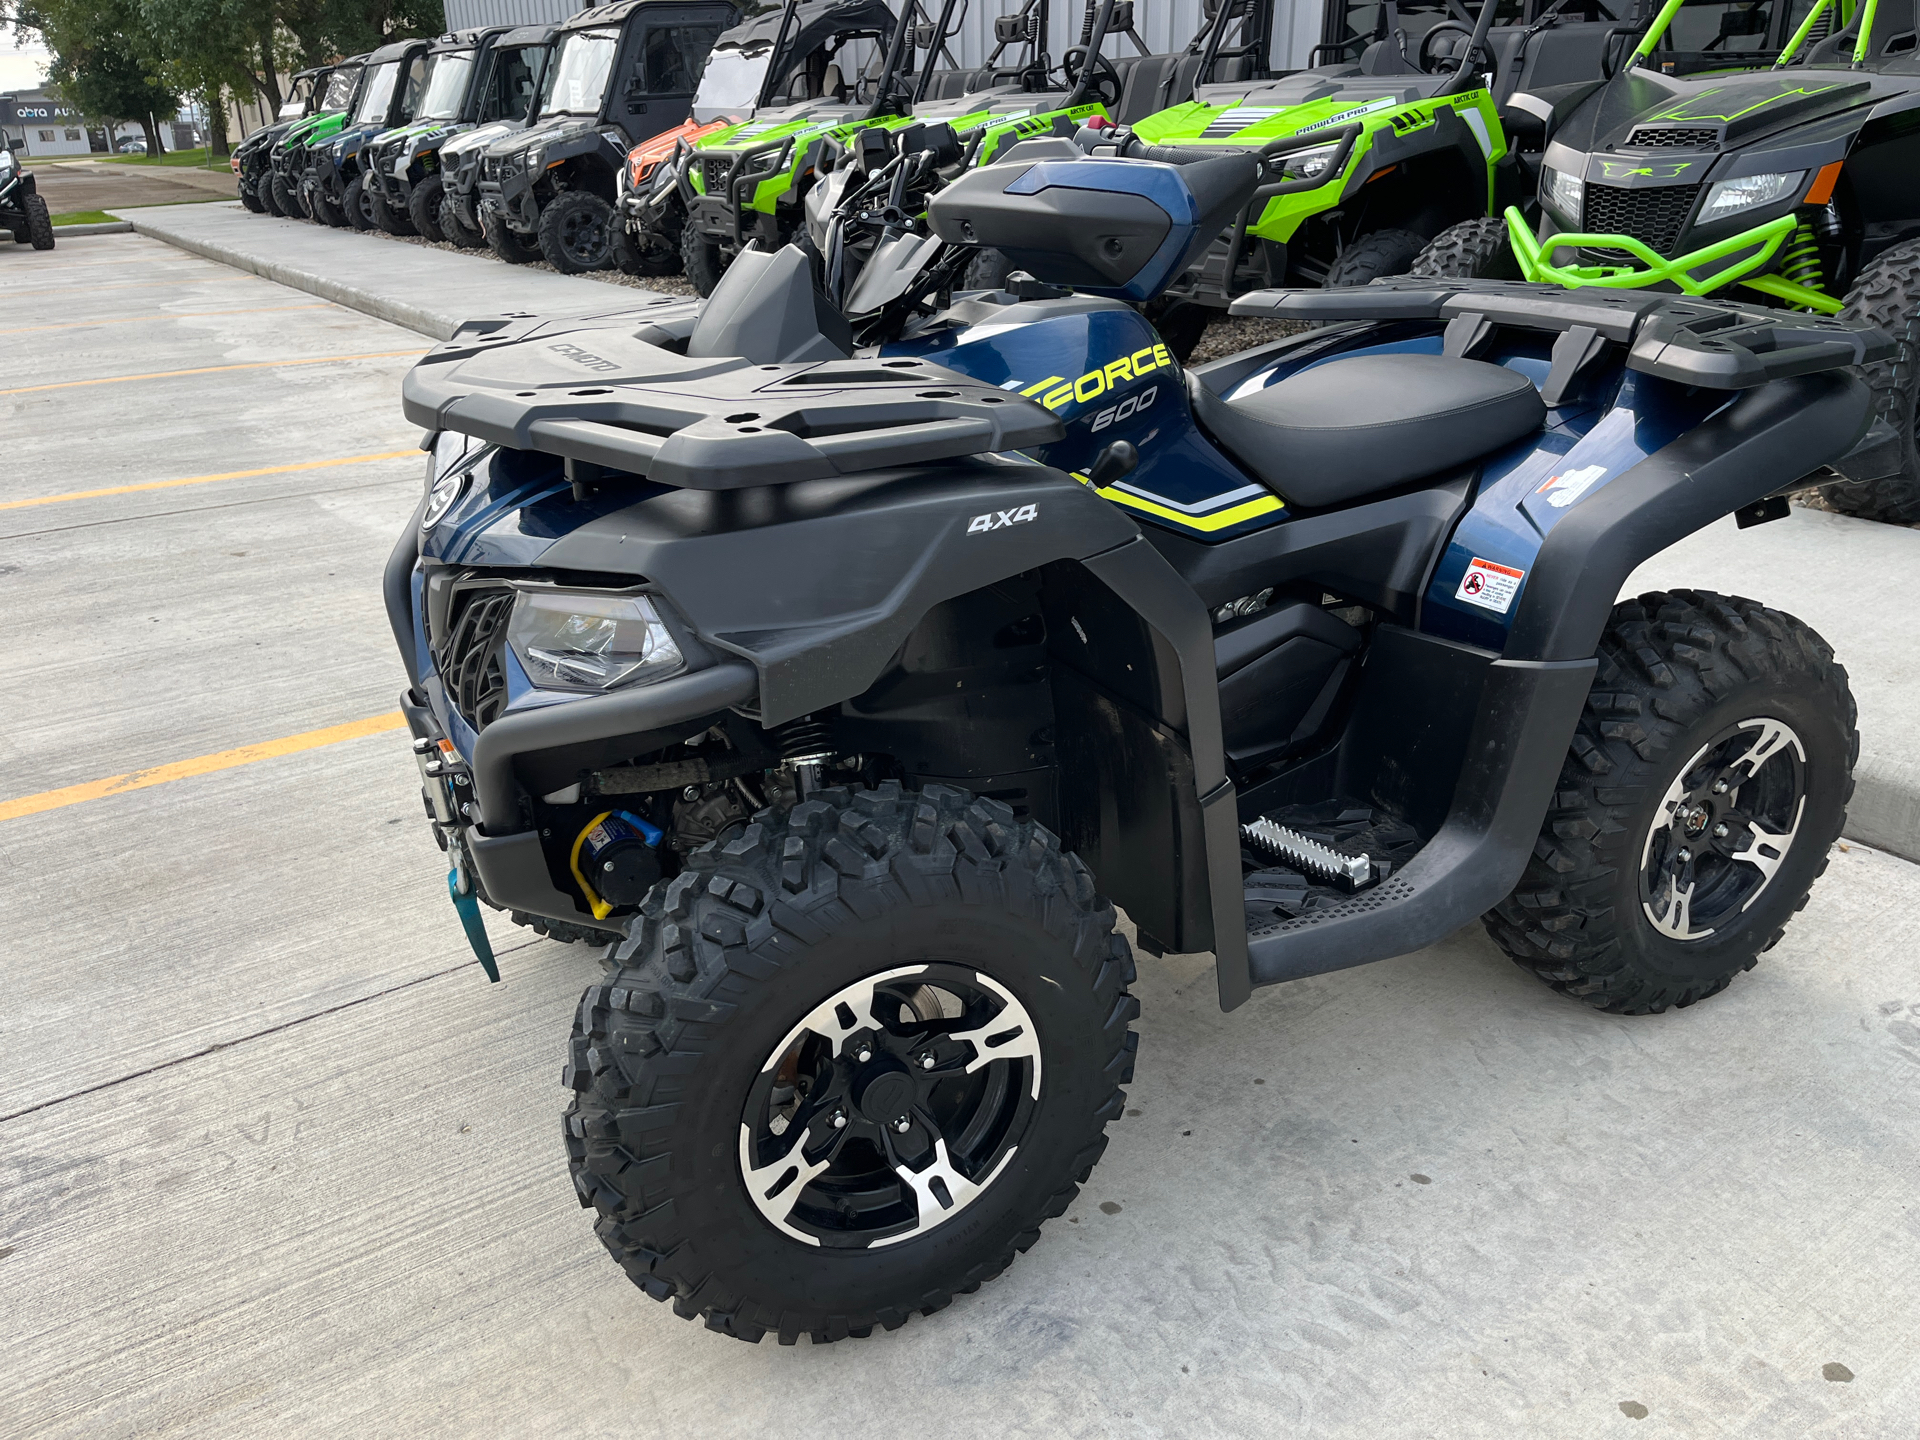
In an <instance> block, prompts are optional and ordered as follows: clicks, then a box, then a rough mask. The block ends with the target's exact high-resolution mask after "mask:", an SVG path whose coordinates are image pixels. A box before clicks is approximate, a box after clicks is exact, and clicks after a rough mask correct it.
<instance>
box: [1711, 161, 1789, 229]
mask: <svg viewBox="0 0 1920 1440" xmlns="http://www.w3.org/2000/svg"><path fill="white" fill-rule="evenodd" d="M1806 178H1807V172H1806V171H1804V170H1772V171H1769V172H1768V173H1766V174H1765V175H1742V176H1741V177H1740V178H1739V179H1738V180H1716V181H1714V183H1713V185H1712V187H1711V188H1710V189H1709V190H1708V191H1707V203H1706V204H1705V205H1702V206H1701V207H1700V218H1699V220H1698V221H1696V222H1695V223H1696V224H1700V225H1706V224H1709V223H1710V222H1712V221H1715V220H1724V219H1726V218H1727V216H1729V215H1738V214H1739V213H1740V212H1741V211H1742V210H1751V209H1753V207H1754V206H1756V205H1770V204H1772V203H1773V202H1774V201H1775V200H1782V199H1785V198H1786V197H1787V196H1789V195H1796V194H1798V193H1799V191H1800V182H1801V181H1802V180H1805V179H1806Z"/></svg>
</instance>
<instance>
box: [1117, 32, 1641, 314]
mask: <svg viewBox="0 0 1920 1440" xmlns="http://www.w3.org/2000/svg"><path fill="white" fill-rule="evenodd" d="M1249 9H1251V6H1250V7H1249ZM1621 9H1622V13H1623V14H1625V13H1626V10H1625V6H1624V5H1623V6H1622V7H1621ZM1496 21H1501V22H1503V23H1498V24H1496V23H1495V22H1496ZM1328 22H1329V23H1328V26H1327V29H1326V30H1325V31H1324V32H1323V38H1322V43H1321V44H1320V45H1319V46H1317V47H1315V49H1314V51H1313V53H1312V55H1311V56H1310V57H1309V58H1312V59H1321V58H1323V57H1324V58H1325V60H1326V63H1323V64H1319V65H1316V66H1314V67H1313V68H1311V69H1307V70H1301V71H1295V72H1292V73H1286V74H1280V75H1275V76H1271V77H1268V78H1254V79H1253V80H1252V81H1251V83H1249V82H1248V81H1236V80H1226V79H1221V78H1218V77H1216V76H1211V75H1210V76H1207V77H1205V79H1204V81H1203V83H1202V84H1201V85H1200V86H1199V87H1197V89H1196V91H1195V96H1194V99H1193V100H1192V101H1191V102H1189V103H1187V104H1184V105H1176V106H1174V107H1173V108H1171V109H1168V110H1164V111H1162V112H1161V113H1159V114H1157V115H1152V116H1149V117H1147V118H1146V119H1144V120H1141V121H1139V122H1137V123H1136V124H1134V125H1133V126H1132V127H1131V133H1130V134H1128V135H1123V136H1120V137H1117V138H1116V142H1115V145H1114V147H1113V151H1114V153H1119V154H1145V153H1148V152H1149V151H1177V152H1180V153H1181V155H1183V156H1185V157H1186V158H1192V157H1193V156H1194V155H1195V154H1196V153H1199V154H1205V153H1221V154H1230V153H1240V154H1245V153H1247V152H1249V151H1252V152H1254V153H1255V154H1256V155H1258V156H1259V157H1260V158H1261V160H1262V162H1263V164H1264V165H1265V168H1266V174H1267V179H1266V181H1265V183H1263V184H1262V185H1261V187H1260V188H1259V189H1258V190H1257V191H1256V192H1255V194H1254V198H1253V200H1252V201H1251V202H1249V204H1248V206H1247V208H1246V210H1245V211H1244V212H1243V213H1242V214H1240V215H1239V216H1238V217H1236V219H1235V221H1234V223H1233V225H1232V226H1230V227H1229V228H1228V230H1227V231H1226V233H1225V234H1223V235H1222V236H1220V237H1219V238H1218V239H1217V240H1216V241H1215V242H1214V244H1213V245H1212V246H1211V247H1210V248H1209V249H1208V251H1207V253H1206V254H1205V256H1204V257H1203V259H1202V260H1201V262H1200V263H1199V264H1197V265H1195V266H1193V267H1192V268H1191V269H1190V270H1189V271H1188V272H1187V274H1185V275H1184V276H1182V277H1181V278H1180V280H1179V281H1177V282H1176V283H1175V284H1174V285H1173V286H1171V287H1170V288H1169V290H1168V292H1167V294H1166V295H1165V296H1164V297H1163V298H1162V299H1161V301H1160V302H1159V304H1158V306H1157V308H1156V315H1157V318H1158V319H1159V321H1160V324H1161V329H1162V332H1163V333H1164V334H1166V335H1167V337H1168V343H1169V344H1170V345H1173V346H1175V348H1176V351H1177V352H1179V351H1184V350H1185V349H1187V348H1189V347H1191V345H1192V343H1193V341H1194V340H1195V339H1197V338H1198V335H1199V332H1200V330H1201V329H1202V328H1204V326H1205V323H1206V321H1207V320H1208V319H1209V318H1211V313H1217V312H1218V311H1220V310H1223V309H1225V308H1226V306H1227V305H1228V304H1229V303H1230V302H1231V300H1232V299H1233V297H1234V296H1236V295H1240V294H1244V293H1247V292H1248V291H1251V290H1255V289H1260V288H1263V287H1267V286H1340V285H1364V284H1366V283H1367V282H1368V281H1370V280H1372V279H1375V278H1376V277H1378V276H1383V275H1398V274H1402V273H1405V272H1406V271H1407V270H1408V269H1409V268H1410V267H1411V266H1412V265H1413V263H1414V260H1415V258H1416V257H1417V256H1418V255H1419V254H1420V252H1421V250H1422V248H1423V247H1424V246H1425V245H1426V244H1427V242H1428V241H1429V240H1431V239H1432V238H1433V237H1434V236H1435V235H1437V234H1439V233H1440V232H1441V231H1443V230H1446V229H1447V228H1448V227H1449V226H1452V225H1454V224H1456V223H1457V222H1459V221H1462V220H1468V219H1472V218H1476V217H1484V216H1486V215H1487V214H1488V213H1489V212H1490V211H1492V210H1493V209H1494V207H1495V206H1496V205H1497V204H1499V203H1501V202H1503V201H1504V200H1508V199H1519V198H1521V197H1523V196H1525V195H1527V194H1529V193H1530V192H1531V190H1532V188H1533V184H1532V167H1533V166H1534V165H1536V164H1537V163H1538V162H1537V153H1536V151H1534V150H1529V148H1528V146H1527V144H1526V139H1527V136H1528V135H1529V134H1530V133H1534V132H1537V130H1538V126H1537V124H1535V125H1532V126H1531V130H1530V129H1529V125H1528V123H1527V117H1526V116H1524V115H1521V116H1519V117H1518V119H1516V112H1515V110H1514V106H1513V96H1514V95H1515V93H1516V92H1519V91H1522V90H1525V89H1527V88H1529V87H1535V86H1539V85H1552V84H1559V83H1562V82H1566V81H1577V80H1584V79H1586V78H1588V77H1598V76H1599V75H1601V74H1602V73H1603V67H1604V65H1605V64H1606V57H1607V55H1608V53H1609V51H1610V50H1611V51H1614V52H1624V50H1625V49H1626V46H1627V45H1628V44H1629V43H1630V37H1631V32H1632V28H1633V25H1632V22H1631V20H1630V19H1624V18H1617V17H1615V15H1614V14H1613V13H1612V11H1610V10H1609V9H1608V8H1607V7H1606V5H1605V3H1603V0H1524V4H1515V3H1513V0H1485V3H1483V4H1482V5H1481V7H1480V9H1479V12H1478V14H1477V15H1474V14H1470V13H1469V12H1468V11H1467V10H1465V9H1464V8H1462V7H1461V5H1460V4H1458V3H1457V0H1448V3H1447V4H1445V5H1440V4H1418V5H1407V6H1396V5H1394V4H1393V3H1391V0H1387V3H1384V4H1379V5H1352V4H1349V5H1346V6H1344V7H1341V6H1335V7H1331V8H1330V9H1329V12H1328ZM1223 24H1224V22H1223ZM1241 25H1242V31H1243V33H1242V37H1241V44H1240V45H1239V46H1238V47H1236V49H1237V50H1238V51H1239V52H1242V53H1251V55H1252V58H1253V60H1254V62H1255V64H1258V63H1260V53H1259V52H1258V51H1250V42H1253V35H1252V34H1250V33H1247V32H1250V31H1252V30H1254V29H1255V28H1256V26H1255V22H1254V19H1253V17H1252V16H1251V15H1250V14H1249V15H1243V16H1241ZM1253 43H1257V42H1253ZM1256 76H1257V72H1256ZM1516 141H1518V142H1520V143H1519V145H1518V147H1516V143H1515V142H1516ZM1167 158H1177V157H1175V156H1173V155H1169V156H1168V157H1167Z"/></svg>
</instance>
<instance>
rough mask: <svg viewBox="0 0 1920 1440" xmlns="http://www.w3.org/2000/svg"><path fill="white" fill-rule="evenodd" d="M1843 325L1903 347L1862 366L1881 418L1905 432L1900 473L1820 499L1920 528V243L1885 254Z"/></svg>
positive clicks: (1849, 483)
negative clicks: (1919, 433) (1875, 332)
mask: <svg viewBox="0 0 1920 1440" xmlns="http://www.w3.org/2000/svg"><path fill="white" fill-rule="evenodd" d="M1840 316H1841V318H1842V319H1844V320H1864V321H1866V322H1868V323H1869V324H1873V325H1878V326H1879V327H1880V328H1881V329H1882V330H1884V331H1886V332H1887V334H1889V335H1891V336H1892V337H1893V338H1894V340H1895V341H1896V342H1897V343H1898V344H1899V347H1900V348H1899V351H1898V352H1897V353H1896V354H1895V355H1894V357H1893V358H1892V359H1891V360H1881V361H1877V362H1876V363H1874V364H1872V365H1863V366H1861V369H1862V371H1863V372H1864V373H1865V375H1866V377H1867V383H1868V384H1869V385H1871V386H1872V387H1873V401H1874V412H1875V414H1876V415H1877V416H1879V418H1881V419H1884V420H1886V421H1887V422H1889V423H1890V424H1891V425H1892V426H1893V427H1894V429H1895V430H1897V431H1899V433H1900V470H1899V472H1898V473H1897V474H1894V475H1890V476H1887V477H1886V478H1884V479H1880V480H1842V481H1840V482H1838V483H1837V484H1833V485H1827V486H1823V487H1822V488H1821V491H1820V493H1821V494H1822V495H1824V496H1825V497H1826V499H1827V503H1828V504H1830V505H1832V506H1833V508H1834V509H1836V510H1838V511H1839V512H1840V513H1841V514H1843V515H1855V516H1858V517H1859V518H1860V519H1862V520H1883V521H1886V522H1887V523H1889V524H1893V525H1920V440H1917V438H1916V435H1915V433H1914V422H1915V411H1916V409H1917V408H1920V240H1909V241H1907V242H1905V243H1904V244H1901V245H1895V246H1894V247H1892V248H1891V249H1889V250H1885V251H1882V252H1881V254H1880V255H1879V256H1878V257H1876V258H1875V260H1874V262H1873V263H1872V264H1871V265H1869V266H1867V268H1866V269H1864V270H1862V271H1861V272H1860V274H1859V277H1858V278H1857V279H1855V280H1854V282H1853V288H1852V289H1851V290H1849V291H1848V292H1847V306H1846V309H1844V310H1842V311H1841V312H1840Z"/></svg>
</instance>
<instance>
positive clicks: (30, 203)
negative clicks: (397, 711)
mask: <svg viewBox="0 0 1920 1440" xmlns="http://www.w3.org/2000/svg"><path fill="white" fill-rule="evenodd" d="M20 208H21V209H22V210H23V211H25V212H26V216H27V236H26V238H27V243H28V244H29V245H31V246H33V248H34V249H36V250H51V249H53V216H52V215H51V214H49V213H48V211H47V202H46V201H45V200H43V199H41V198H40V196H38V195H28V196H27V197H25V199H23V200H22V201H21V204H20Z"/></svg>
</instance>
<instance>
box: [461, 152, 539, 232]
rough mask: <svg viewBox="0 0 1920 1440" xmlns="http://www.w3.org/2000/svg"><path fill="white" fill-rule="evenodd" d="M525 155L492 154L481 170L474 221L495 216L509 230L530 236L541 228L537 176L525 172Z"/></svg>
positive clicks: (527, 171)
mask: <svg viewBox="0 0 1920 1440" xmlns="http://www.w3.org/2000/svg"><path fill="white" fill-rule="evenodd" d="M516 164H518V165H521V166H524V165H525V164H526V160H525V158H524V157H523V156H514V155H509V156H500V155H489V156H487V158H486V160H485V161H483V162H482V164H481V168H480V183H479V185H478V186H477V187H475V192H474V194H475V199H474V203H473V210H474V219H475V220H479V219H481V218H482V217H483V216H485V215H494V216H496V217H498V218H499V219H501V220H503V221H504V222H505V223H506V226H507V228H508V229H509V230H514V231H517V232H519V233H520V234H522V235H531V234H533V233H534V232H535V231H536V230H537V229H539V227H540V199H539V197H538V196H537V195H536V194H535V193H534V181H535V180H536V179H537V178H538V176H537V175H536V174H534V173H533V172H531V171H529V170H526V169H515V168H514V166H515V165H516Z"/></svg>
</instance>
